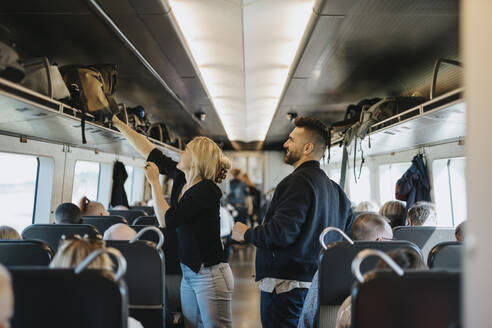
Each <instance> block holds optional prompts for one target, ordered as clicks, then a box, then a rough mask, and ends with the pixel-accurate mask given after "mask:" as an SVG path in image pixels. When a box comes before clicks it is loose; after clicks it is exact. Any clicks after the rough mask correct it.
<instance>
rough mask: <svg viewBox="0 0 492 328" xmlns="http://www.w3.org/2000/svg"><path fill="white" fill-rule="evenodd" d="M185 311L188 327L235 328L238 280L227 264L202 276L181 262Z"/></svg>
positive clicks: (203, 270) (209, 270)
mask: <svg viewBox="0 0 492 328" xmlns="http://www.w3.org/2000/svg"><path fill="white" fill-rule="evenodd" d="M181 270H182V271H183V279H182V280H181V308H182V311H183V317H184V324H185V327H187V328H188V327H192V328H195V327H210V328H212V327H232V309H231V300H232V291H233V289H234V278H233V276H232V271H231V268H230V267H229V264H227V263H220V264H217V265H213V266H210V267H202V268H201V269H200V271H199V272H198V273H195V272H194V271H193V270H191V269H190V268H188V267H187V266H186V265H184V264H182V263H181Z"/></svg>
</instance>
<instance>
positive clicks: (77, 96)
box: [60, 64, 120, 144]
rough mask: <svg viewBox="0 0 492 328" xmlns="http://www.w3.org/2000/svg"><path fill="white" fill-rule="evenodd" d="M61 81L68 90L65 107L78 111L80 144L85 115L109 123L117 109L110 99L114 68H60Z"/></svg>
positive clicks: (111, 98) (114, 81)
mask: <svg viewBox="0 0 492 328" xmlns="http://www.w3.org/2000/svg"><path fill="white" fill-rule="evenodd" d="M60 72H61V74H62V77H63V80H64V81H65V84H66V85H67V87H68V90H69V91H70V96H71V100H70V103H69V105H71V106H72V107H75V108H77V109H80V110H82V122H81V126H82V143H84V144H85V143H87V141H86V140H85V120H86V119H87V116H86V115H84V114H86V113H90V114H91V115H93V116H94V117H95V118H96V120H97V121H100V122H101V123H103V124H105V123H111V121H112V118H113V116H114V115H115V114H118V113H119V110H120V109H119V106H118V104H117V103H116V100H115V99H114V98H113V94H114V92H115V90H116V78H117V73H116V65H112V64H100V65H88V66H80V65H68V66H63V67H61V68H60Z"/></svg>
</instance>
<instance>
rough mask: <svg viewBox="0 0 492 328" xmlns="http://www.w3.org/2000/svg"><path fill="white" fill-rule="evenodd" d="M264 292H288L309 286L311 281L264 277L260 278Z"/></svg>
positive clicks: (261, 288) (260, 285)
mask: <svg viewBox="0 0 492 328" xmlns="http://www.w3.org/2000/svg"><path fill="white" fill-rule="evenodd" d="M258 287H260V290H261V291H262V292H267V293H272V292H273V290H275V292H276V293H277V294H282V293H287V292H290V291H291V290H293V289H295V288H309V287H311V282H310V281H297V280H285V279H276V278H263V279H261V280H260V284H259V286H258Z"/></svg>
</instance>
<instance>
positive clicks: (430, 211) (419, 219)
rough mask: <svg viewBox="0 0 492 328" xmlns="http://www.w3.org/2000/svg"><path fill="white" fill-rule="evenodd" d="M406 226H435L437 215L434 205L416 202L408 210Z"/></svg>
mask: <svg viewBox="0 0 492 328" xmlns="http://www.w3.org/2000/svg"><path fill="white" fill-rule="evenodd" d="M408 225H409V226H412V227H420V226H436V225H437V213H436V207H435V206H434V204H432V203H429V202H417V203H415V205H413V206H412V207H411V208H410V209H409V210H408Z"/></svg>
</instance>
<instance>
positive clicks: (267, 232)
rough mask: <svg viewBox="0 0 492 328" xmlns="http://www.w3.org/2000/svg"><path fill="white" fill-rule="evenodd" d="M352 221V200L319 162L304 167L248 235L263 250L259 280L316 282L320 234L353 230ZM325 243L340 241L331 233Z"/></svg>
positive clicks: (282, 184)
mask: <svg viewBox="0 0 492 328" xmlns="http://www.w3.org/2000/svg"><path fill="white" fill-rule="evenodd" d="M353 219H354V213H353V211H352V208H351V207H350V201H349V200H348V198H347V196H346V195H345V193H344V192H343V190H342V189H341V188H340V186H338V184H336V183H335V182H333V181H332V180H330V179H329V178H328V177H327V176H326V174H325V172H324V171H323V170H322V169H321V168H320V165H319V162H317V161H309V162H305V163H303V164H302V165H300V166H299V167H298V168H297V169H296V170H295V171H294V172H293V173H291V174H290V175H288V176H287V177H286V178H285V179H283V180H282V181H281V182H280V183H279V184H278V186H277V188H276V189H275V193H274V195H273V198H272V202H271V204H270V207H269V208H268V211H267V213H266V215H265V219H264V220H263V223H262V224H261V225H259V226H257V227H256V228H254V229H248V230H247V231H246V234H245V236H244V239H245V240H246V241H247V242H249V243H252V244H254V245H255V246H256V247H258V249H257V251H256V280H257V281H258V280H261V279H263V278H266V277H269V278H278V279H287V280H297V281H312V279H313V275H314V273H315V272H316V270H317V269H318V257H319V253H320V250H321V245H320V243H319V235H320V234H321V231H322V230H323V229H324V228H326V227H330V226H332V227H338V228H340V229H342V230H344V231H350V228H351V226H352V222H353ZM325 240H326V241H327V242H331V241H338V240H341V237H340V236H338V235H337V234H335V233H332V234H331V233H330V234H328V235H327V236H326V239H325Z"/></svg>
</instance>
